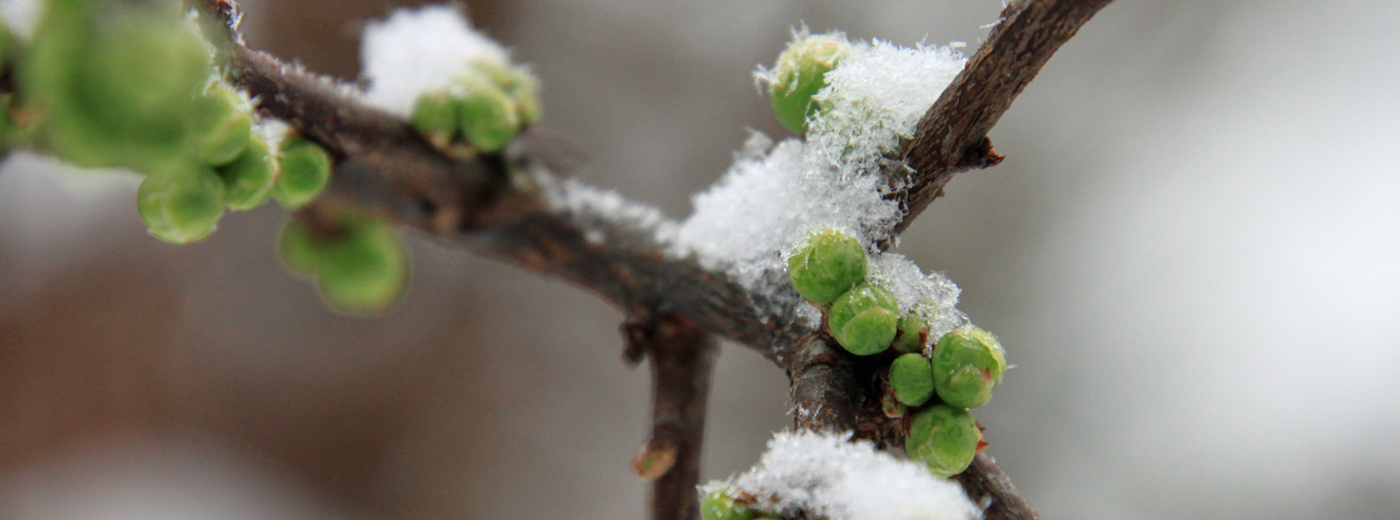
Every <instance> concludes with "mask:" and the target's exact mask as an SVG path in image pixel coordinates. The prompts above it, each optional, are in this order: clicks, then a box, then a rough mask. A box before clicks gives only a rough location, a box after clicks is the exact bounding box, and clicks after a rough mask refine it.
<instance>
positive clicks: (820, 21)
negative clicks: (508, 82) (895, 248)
mask: <svg viewBox="0 0 1400 520" xmlns="http://www.w3.org/2000/svg"><path fill="white" fill-rule="evenodd" d="M469 3H470V4H471V7H472V11H473V16H474V18H476V19H477V21H478V23H479V24H480V25H482V26H483V27H485V28H486V30H487V32H488V33H490V34H491V35H493V36H495V37H497V38H498V39H500V40H502V41H504V42H505V43H507V44H508V45H510V46H512V47H513V49H514V53H515V56H516V57H517V58H518V59H520V60H522V61H525V62H529V63H532V64H533V65H534V67H535V69H536V72H537V73H538V74H539V76H540V77H541V79H542V81H543V83H544V86H545V90H544V100H545V110H546V114H545V121H544V122H545V125H546V126H548V127H550V128H552V129H555V130H559V131H560V132H562V133H563V134H565V135H568V136H570V137H572V138H573V139H575V140H576V141H577V143H578V144H579V146H580V147H581V148H582V149H583V150H586V151H587V153H588V155H589V164H590V167H589V168H588V169H587V170H586V171H584V172H581V173H580V176H581V177H582V178H584V179H585V180H587V181H589V182H591V183H594V184H597V185H601V186H604V187H610V188H616V189H617V190H619V191H620V192H622V193H623V194H625V195H627V196H629V197H632V198H635V199H639V200H643V201H648V202H651V203H653V204H656V205H658V206H659V207H661V208H662V209H663V210H664V211H665V212H666V213H668V214H669V215H671V216H672V217H677V218H679V217H683V216H684V215H685V214H686V213H687V212H688V211H689V206H688V198H689V196H690V194H691V193H693V192H695V191H697V190H699V189H702V188H704V187H705V186H706V185H708V184H709V183H710V182H712V181H713V180H714V179H715V178H717V177H718V176H719V174H720V173H721V172H722V171H723V170H724V168H725V166H726V165H727V164H728V163H729V160H730V153H731V151H732V150H734V149H736V148H737V147H738V146H739V145H740V144H741V143H742V142H743V140H744V138H745V135H746V130H745V128H746V127H752V128H757V129H760V130H763V131H765V132H768V133H770V134H771V135H778V134H779V132H780V130H779V127H778V126H777V124H776V123H775V122H774V121H772V118H771V115H770V114H769V111H768V109H767V101H766V99H765V98H763V97H761V96H760V95H759V94H758V93H757V91H756V89H755V87H754V86H753V83H752V80H751V76H750V73H751V71H752V70H753V68H754V66H755V65H756V64H759V63H770V62H771V61H772V60H773V59H774V58H775V57H776V55H777V53H778V51H779V50H780V48H781V46H782V44H783V42H784V41H785V40H786V39H787V36H788V34H787V31H788V28H789V27H790V26H792V25H794V24H796V23H798V22H800V21H805V22H806V23H807V24H808V25H810V26H811V27H812V28H813V29H814V30H818V31H824V30H830V29H842V30H845V31H847V32H848V33H849V34H850V35H851V36H853V37H859V38H881V39H886V40H890V41H893V42H895V43H898V44H903V45H912V44H913V43H915V42H918V41H921V40H922V41H926V42H928V43H931V44H946V43H948V42H949V41H966V42H968V44H969V47H968V52H971V51H973V50H975V48H976V46H977V43H978V42H979V41H980V40H979V39H980V38H981V37H983V36H985V34H986V30H985V29H980V28H979V26H982V25H984V24H989V23H991V22H993V21H995V20H996V16H997V13H998V12H999V10H1000V8H1001V2H1000V0H937V1H928V0H925V1H879V2H855V1H845V2H835V1H820V2H796V1H786V2H779V1H771V2H753V1H737V0H720V1H710V2H688V3H684V4H680V3H662V2H647V1H640V0H632V1H627V0H611V1H587V2H585V1H560V0H555V1H545V0H525V1H508V0H490V1H481V2H469ZM392 4H393V3H392V2H387V1H382V0H334V1H322V2H293V1H291V0H282V1H272V0H263V1H259V2H245V5H246V6H247V8H248V10H249V17H248V20H247V22H246V24H245V30H246V31H247V32H248V34H249V36H250V40H251V42H252V43H253V45H254V46H256V47H261V48H266V49H270V50H273V51H275V52H277V53H278V54H280V55H283V56H285V57H287V58H299V59H301V60H302V61H304V62H305V63H307V64H308V66H310V67H312V68H313V69H316V70H321V71H326V72H330V73H333V74H337V75H339V76H341V77H344V78H347V79H350V78H353V77H354V74H355V70H356V69H355V67H356V65H355V61H354V60H355V56H356V47H355V45H356V37H355V35H356V34H357V32H358V27H359V26H360V25H361V24H362V23H363V20H365V19H366V18H371V17H378V16H381V15H383V14H384V13H386V12H387V11H388V9H390V7H391V5H392ZM1397 23H1400V4H1397V3H1395V2H1391V1H1388V0H1369V1H1356V2H1310V1H1304V0H1273V1H1264V0H1240V1H1235V2H1216V1H1210V0H1182V1H1177V2H1147V1H1142V0H1136V1H1134V0H1119V1H1117V2H1114V3H1113V4H1111V5H1110V6H1109V7H1108V8H1106V9H1105V10H1104V11H1103V12H1102V13H1101V14H1100V15H1099V16H1098V17H1096V18H1095V19H1094V20H1093V21H1092V22H1090V23H1089V24H1088V25H1087V26H1086V27H1085V28H1084V29H1083V30H1082V31H1081V33H1080V34H1079V36H1077V37H1076V38H1075V39H1074V40H1073V41H1071V42H1070V43H1069V44H1067V45H1066V46H1065V47H1064V48H1063V49H1062V50H1061V51H1060V52H1059V54H1058V55H1057V56H1056V57H1055V58H1054V59H1052V60H1051V61H1050V63H1049V65H1047V66H1046V68H1045V70H1044V71H1043V72H1042V73H1041V75H1040V77H1039V79H1037V80H1036V81H1035V82H1034V83H1032V84H1031V86H1030V87H1029V88H1028V89H1027V90H1026V92H1025V93H1024V94H1023V95H1022V96H1021V98H1020V99H1019V100H1018V101H1017V102H1016V104H1015V105H1014V106H1013V107H1012V109H1011V111H1010V112H1009V113H1008V114H1007V115H1006V117H1005V118H1003V119H1002V121H1001V123H1000V124H999V125H998V126H997V127H996V128H995V129H994V130H993V132H992V135H991V136H992V138H993V140H994V141H995V143H996V147H997V150H998V151H1000V152H1001V153H1004V154H1006V155H1007V156H1008V157H1009V158H1008V159H1007V161H1006V162H1004V163H1003V164H1002V165H1000V166H998V167H996V168H993V169H990V170H984V171H979V172H972V173H967V174H963V175H961V176H960V177H958V178H956V179H955V180H954V181H953V182H952V183H951V184H950V186H949V188H948V196H947V197H946V198H944V199H940V200H939V201H938V202H937V203H935V204H934V205H933V207H932V208H931V209H930V210H929V211H928V212H927V213H926V214H925V215H924V216H923V218H922V219H921V220H920V221H919V223H918V224H916V225H915V226H914V227H913V229H911V230H910V231H909V232H908V233H907V234H906V235H905V237H904V243H903V245H902V246H901V248H900V252H902V253H904V254H906V255H908V256H910V257H911V258H913V259H914V260H915V261H917V262H918V263H919V264H920V265H921V266H922V267H923V268H924V269H926V270H939V271H945V272H946V273H947V274H948V275H949V276H950V277H951V278H952V279H953V280H954V281H956V282H957V283H958V284H960V285H961V286H962V288H963V302H962V304H961V308H962V309H963V310H964V311H966V312H967V313H968V314H969V315H970V316H971V317H972V319H973V320H974V321H975V322H977V323H978V324H979V325H981V326H983V327H984V328H987V329H989V330H991V331H993V332H994V333H996V334H997V335H998V336H1000V338H1001V339H1002V342H1003V344H1004V345H1005V346H1006V347H1007V349H1008V353H1009V356H1010V359H1011V361H1012V363H1014V364H1015V365H1017V367H1016V368H1015V369H1014V370H1012V371H1010V372H1008V374H1007V377H1006V382H1005V383H1004V386H1003V387H1002V388H1000V389H999V390H998V393H997V397H996V399H994V400H993V401H992V402H991V403H990V404H988V405H987V406H986V407H984V408H981V409H979V410H978V418H979V419H980V420H981V421H982V422H983V423H984V424H985V425H986V426H987V427H988V436H989V439H990V440H991V442H992V446H991V449H990V450H991V453H992V454H994V455H995V456H996V457H997V460H998V462H999V463H1000V464H1001V465H1002V467H1003V469H1004V470H1005V471H1006V472H1007V473H1008V474H1009V475H1010V476H1011V477H1012V479H1013V480H1014V481H1015V482H1016V483H1017V485H1019V486H1020V488H1021V490H1022V491H1023V492H1024V493H1025V494H1026V495H1027V497H1028V499H1029V501H1030V503H1031V504H1032V505H1033V506H1034V507H1036V508H1037V509H1038V510H1039V512H1040V513H1041V514H1042V515H1043V516H1044V517H1045V518H1085V519H1133V518H1140V519H1164V520H1165V519H1173V520H1175V519H1179V518H1206V519H1214V518H1221V519H1226V518H1228V519H1240V518H1261V519H1262V518H1268V519H1293V518H1297V519H1304V518H1309V519H1310V518H1316V517H1339V518H1351V519H1391V518H1395V517H1396V515H1397V512H1400V445H1397V442H1396V441H1397V440H1398V439H1400V398H1397V396H1400V270H1397V268H1398V267H1400V63H1397V56H1400V53H1397V51H1400V32H1397V31H1395V29H1394V28H1395V26H1396V25H1397ZM53 170H54V169H53V168H52V167H51V166H50V165H47V164H46V163H45V162H44V161H42V160H38V159H35V158H33V157H23V156H19V157H14V158H12V159H11V160H10V161H9V162H8V163H7V164H6V166H5V167H4V169H3V170H0V518H3V519H10V518H15V519H26V520H28V519H46V520H47V519H69V518H72V519H87V518H106V519H110V518H201V519H204V518H208V519H243V518H274V517H275V518H307V519H320V518H333V517H334V518H404V519H410V518H411V519H418V518H523V517H549V518H557V517H570V518H598V519H604V518H607V519H612V518H635V517H639V516H641V514H642V501H643V495H644V486H643V484H642V483H641V482H640V481H639V480H637V479H636V478H635V477H633V476H631V474H630V472H629V470H628V468H627V463H628V461H629V460H630V458H631V456H632V454H633V453H634V450H635V449H636V448H637V447H638V446H640V444H641V443H642V442H643V440H644V435H645V433H646V431H647V417H648V406H647V401H648V396H647V392H648V389H647V384H646V380H647V376H646V371H645V370H638V371H634V372H629V371H627V370H626V369H624V368H623V366H622V365H621V363H619V362H618V356H619V353H620V348H621V342H620V338H619V336H618V334H617V332H616V327H617V324H618V322H619V321H620V319H621V315H620V314H619V313H618V312H616V311H615V310H614V309H612V308H610V307H608V306H607V305H606V304H604V303H602V302H601V301H600V300H598V299H596V298H594V297H592V296H591V295H589V294H586V293H584V292H582V291H580V290H578V289H575V288H573V287H570V286H567V285H564V284H561V283H559V282H556V281H552V280H545V279H540V278H537V277H534V276H532V275H527V274H524V273H522V272H519V271H517V270H515V269H513V268H510V267H508V266H503V265H499V264H495V263H492V262H489V261H485V260H482V259H479V258H475V257H472V256H470V255H468V254H466V253H464V252H461V251H457V250H453V249H450V248H444V247H442V246H440V245H438V244H435V243H432V242H430V241H427V240H421V239H416V240H414V241H413V249H414V253H415V255H416V258H415V261H416V264H415V267H416V272H415V277H416V278H415V280H414V282H413V284H412V286H411V288H410V290H409V293H408V296H407V299H406V301H405V302H404V303H403V304H402V305H401V306H400V307H399V308H397V309H396V310H394V311H392V312H390V313H389V314H388V315H387V316H384V317H382V318H378V319H372V320H363V319H351V318H345V317H341V316H337V315H335V314H333V313H331V312H330V311H328V310H326V309H325V308H324V307H323V306H322V305H320V303H319V302H318V301H317V297H316V296H315V294H314V291H313V289H312V288H311V287H310V286H309V285H306V284H303V283H300V282H299V281H296V280H295V279H293V278H292V277H290V276H288V275H286V274H284V273H283V272H282V270H281V268H280V267H279V265H278V263H277V260H276V258H275V253H274V250H273V247H272V241H273V238H274V237H275V236H276V232H277V229H278V226H279V224H280V221H281V219H282V218H283V214H282V212H281V210H279V209H277V208H275V207H265V208H262V209H260V210H257V211H254V212H251V213H246V214H234V215H230V216H228V217H226V218H225V219H224V221H223V224H222V226H221V229H220V230H219V231H218V232H217V233H215V234H214V235H213V237H212V238H211V239H210V240H208V241H207V242H204V243H201V244H196V245H192V246H183V247H176V246H170V245H166V244H163V243H160V242H157V241H155V240H154V239H151V238H149V237H147V236H146V235H145V232H144V228H143V226H142V224H141V221H140V219H139V218H138V217H137V215H136V211H135V205H134V204H133V202H134V193H135V186H136V182H135V181H134V180H133V179H132V178H129V177H123V176H121V175H120V174H92V173H82V174H78V175H73V174H63V173H58V172H54V171H53ZM785 398H786V381H785V379H784V377H783V374H782V372H781V371H780V370H778V369H777V368H775V367H773V366H771V365H769V364H767V363H766V362H764V361H762V360H761V359H760V358H759V357H758V356H757V355H754V354H752V353H751V352H748V351H747V350H746V349H744V348H742V347H737V346H733V345H726V347H725V349H724V351H723V355H722V356H721V358H720V367H719V372H718V374H717V380H716V383H715V393H714V395H713V397H712V400H711V404H710V410H711V412H710V419H709V428H708V431H707V455H706V457H705V476H706V477H707V478H722V477H724V476H726V475H728V474H730V473H732V472H735V471H740V470H742V469H744V468H746V467H747V466H748V464H750V463H752V462H753V461H754V460H755V459H756V458H757V455H758V453H759V452H760V451H761V450H762V446H763V443H764V442H765V441H766V440H767V438H768V437H769V434H770V432H772V431H775V430H777V429H781V428H784V427H785V426H786V425H787V424H788V419H787V418H786V416H785V415H784V414H785V412H786V410H787V404H786V403H785Z"/></svg>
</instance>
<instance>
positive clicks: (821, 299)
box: [788, 229, 928, 356]
mask: <svg viewBox="0 0 1400 520" xmlns="http://www.w3.org/2000/svg"><path fill="white" fill-rule="evenodd" d="M868 264H869V261H868V259H867V258H866V252H865V248H864V247H862V246H861V245H860V241H858V240H856V238H855V237H852V236H851V235H849V234H847V233H844V232H841V231H837V230H834V229H829V230H826V231H822V232H819V233H815V234H813V235H812V236H809V237H807V239H806V240H805V241H804V242H803V243H802V244H800V245H799V246H798V247H797V248H795V249H793V251H792V254H791V255H789V256H788V279H789V280H790V281H791V282H792V287H793V289H795V290H797V294H799V295H801V296H802V297H803V298H806V299H807V300H808V301H811V302H812V303H813V304H815V305H816V306H817V307H818V308H820V309H822V310H823V311H826V325H827V328H828V329H829V330H830V331H831V336H832V337H833V338H834V339H836V342H837V343H839V344H840V345H841V346H842V347H843V348H845V349H846V350H847V351H849V352H851V353H852V354H855V355H858V356H868V355H872V354H879V353H881V352H884V351H885V350H886V349H888V348H889V347H890V346H891V345H894V346H895V347H896V348H897V349H900V350H901V351H912V350H918V349H922V348H923V344H924V339H925V338H926V337H927V330H928V327H927V325H926V324H925V320H924V319H923V318H922V317H920V316H918V315H917V314H915V313H913V312H910V313H906V314H904V315H901V314H900V311H899V305H898V304H897V303H896V302H895V298H894V294H892V293H891V292H890V291H889V289H887V288H885V287H881V286H880V285H879V284H876V283H872V282H870V281H868V280H867V278H868V277H867V276H866V269H867V266H868Z"/></svg>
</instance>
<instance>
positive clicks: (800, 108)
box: [770, 35, 850, 134]
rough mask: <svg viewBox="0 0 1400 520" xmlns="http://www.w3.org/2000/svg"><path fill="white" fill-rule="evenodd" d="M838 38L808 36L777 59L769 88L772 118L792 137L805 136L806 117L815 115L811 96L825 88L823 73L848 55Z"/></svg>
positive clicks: (844, 43) (792, 44)
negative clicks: (771, 99)
mask: <svg viewBox="0 0 1400 520" xmlns="http://www.w3.org/2000/svg"><path fill="white" fill-rule="evenodd" d="M849 49H850V45H849V44H847V43H846V39H845V38H844V37H842V36H835V35H818V36H808V37H806V38H803V39H801V40H798V41H795V42H792V43H789V44H788V46H787V49H784V50H783V53H782V54H780V55H778V64H777V66H776V67H775V68H774V70H773V81H772V84H771V85H770V86H771V89H772V91H771V92H772V95H773V115H775V116H777V118H778V122H779V123H782V124H783V126H784V127H786V128H787V129H788V130H791V131H792V132H793V133H795V134H805V133H807V117H808V116H810V115H812V113H813V112H815V111H816V109H817V106H816V104H815V103H813V102H812V95H813V94H816V93H817V91H819V90H821V89H822V87H824V86H826V79H825V76H826V73H827V72H828V71H830V70H831V69H833V68H836V65H837V63H839V62H840V61H841V59H842V58H843V57H845V56H846V53H847V52H848V51H849Z"/></svg>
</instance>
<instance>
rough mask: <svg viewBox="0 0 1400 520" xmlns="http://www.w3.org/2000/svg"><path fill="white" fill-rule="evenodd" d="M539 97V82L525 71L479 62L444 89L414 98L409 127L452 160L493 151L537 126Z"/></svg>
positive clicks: (503, 65) (523, 69) (498, 64)
mask: <svg viewBox="0 0 1400 520" xmlns="http://www.w3.org/2000/svg"><path fill="white" fill-rule="evenodd" d="M539 97H540V96H539V81H538V80H536V79H535V76H534V75H532V74H530V71H529V70H528V69H526V68H525V67H521V66H510V65H506V64H501V63H495V62H491V61H478V62H475V63H473V64H471V66H470V67H468V68H467V70H466V72H463V73H462V74H461V75H459V76H458V77H457V78H456V79H455V80H454V81H453V82H452V84H451V85H450V86H449V87H447V88H445V89H442V90H437V91H433V92H428V93H425V94H423V95H421V96H419V97H418V100H417V101H416V102H415V103H414V107H413V116H412V120H413V126H414V127H415V128H417V129H418V132H419V133H421V134H422V135H423V137H424V138H425V139H427V140H428V142H430V143H432V144H433V146H436V147H437V148H439V149H441V150H444V151H446V152H449V153H452V154H453V155H457V156H471V155H473V154H475V153H477V152H485V153H491V152H496V151H499V150H500V149H501V148H503V147H505V145H506V144H507V143H509V142H510V141H511V139H514V138H515V135H516V134H517V133H518V132H519V131H520V129H521V128H524V127H525V126H529V125H531V124H534V123H535V122H537V121H539V118H540V99H539Z"/></svg>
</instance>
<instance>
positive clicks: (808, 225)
mask: <svg viewBox="0 0 1400 520" xmlns="http://www.w3.org/2000/svg"><path fill="white" fill-rule="evenodd" d="M794 36H795V37H796V38H797V39H798V40H802V39H806V38H824V39H830V38H841V39H844V38H845V36H844V35H841V34H839V33H838V34H835V35H809V34H807V33H806V32H805V30H804V31H799V32H797V33H795V34H794ZM965 61H966V60H965V58H963V57H962V55H961V54H960V53H958V52H956V51H953V50H952V49H950V48H947V47H942V48H938V47H924V46H922V45H921V46H918V47H916V48H913V49H906V48H899V47H896V46H894V45H891V44H889V43H886V42H881V41H875V42H873V43H865V42H855V43H853V44H852V45H851V49H850V52H849V54H847V55H846V57H844V58H843V59H842V61H841V62H840V63H839V64H838V65H837V66H836V68H835V69H833V70H832V71H830V72H828V73H827V74H826V78H827V83H828V85H827V86H826V87H824V88H823V89H822V90H821V91H819V92H818V93H817V94H816V95H815V96H814V97H813V99H814V100H817V101H818V102H820V103H821V105H822V108H821V109H820V110H818V111H817V113H816V115H814V116H813V118H812V119H811V120H810V121H809V125H808V127H809V130H808V133H807V138H806V141H802V140H799V139H796V138H792V139H786V140H784V141H782V142H780V143H778V144H777V145H773V143H772V141H771V140H770V139H768V138H767V137H766V136H764V135H762V134H759V133H757V132H754V133H753V135H751V136H750V137H749V140H748V143H747V144H746V145H745V146H744V150H743V151H742V152H740V153H739V154H737V155H736V157H735V161H734V164H733V165H732V166H730V168H729V171H728V172H726V173H725V175H724V176H723V177H722V178H720V180H719V181H718V182H716V183H715V185H714V186H713V187H711V188H710V189H708V190H706V191H705V192H703V193H700V194H697V195H696V196H695V197H694V199H693V205H694V208H695V211H694V213H692V214H691V215H690V217H689V218H687V219H686V220H685V221H684V222H682V223H681V225H680V228H679V229H678V230H675V231H674V233H675V237H676V244H675V245H674V247H673V248H672V254H673V255H675V256H686V255H690V254H695V255H696V256H697V257H698V260H699V261H700V263H701V264H702V265H704V266H705V267H707V268H711V269H722V270H726V271H728V272H729V273H730V274H731V275H733V276H734V277H735V278H736V279H737V280H738V281H739V283H741V284H743V285H745V286H746V287H748V288H749V289H750V290H753V291H755V292H758V293H762V294H769V295H779V296H780V295H783V294H786V293H790V292H791V291H790V290H788V289H787V280H786V277H785V276H779V275H781V274H782V273H783V272H784V271H783V269H784V267H785V265H784V260H783V255H784V254H786V253H787V252H789V251H792V250H793V248H794V247H795V246H796V245H797V244H798V243H799V242H800V241H801V240H803V239H805V238H806V237H807V236H808V235H810V234H812V233H813V232H816V231H820V230H823V229H828V228H834V229H837V230H841V231H845V232H848V233H850V234H852V235H853V236H856V237H858V238H859V239H860V240H861V242H862V243H863V244H864V245H865V246H866V248H867V249H868V250H872V251H873V250H874V244H875V242H877V241H880V240H883V239H888V238H892V237H890V236H889V233H890V231H891V230H892V229H893V227H894V225H895V223H897V222H898V220H899V218H900V217H901V213H900V209H899V204H898V203H897V202H895V201H892V200H888V199H886V198H885V196H884V195H885V194H887V193H890V192H892V191H894V190H898V189H900V188H902V187H903V184H904V182H906V179H905V178H902V177H899V176H895V178H889V177H887V176H886V174H885V173H884V172H887V171H900V170H899V167H898V165H897V164H893V163H892V161H891V160H890V159H889V158H888V157H889V156H891V155H892V154H893V153H894V152H896V151H897V149H898V147H899V143H900V139H901V138H907V137H911V136H912V135H913V133H914V127H915V125H916V124H917V122H918V120H919V118H920V117H921V116H922V115H923V113H924V111H926V110H928V107H929V106H932V105H933V102H934V101H936V100H937V99H938V96H939V94H940V93H941V92H942V90H943V89H944V87H946V86H947V85H948V84H949V83H951V82H952V80H953V78H954V77H956V76H957V73H958V72H959V71H960V70H962V67H963V64H964V62H965ZM755 76H756V77H758V79H759V81H760V82H764V81H771V80H772V78H771V73H769V72H768V71H764V70H761V69H760V70H759V72H758V73H756V74H755ZM914 272H915V273H917V268H914ZM906 278H909V279H907V280H906ZM898 282H899V283H897V284H894V285H891V286H890V288H891V289H892V290H896V291H899V290H901V289H899V288H898V287H897V286H898V285H902V284H904V283H906V282H913V283H917V284H919V285H920V286H921V287H922V288H918V289H909V290H911V291H914V292H916V293H918V294H920V295H925V294H934V293H937V294H939V295H947V294H950V295H951V297H950V298H943V297H942V296H940V297H939V298H936V300H937V301H938V302H939V303H938V304H937V305H935V306H934V307H936V309H935V310H934V311H932V314H931V316H933V317H935V318H936V319H946V320H948V321H949V323H951V321H956V320H953V319H952V318H951V316H953V314H954V313H956V310H953V309H952V303H954V302H956V299H957V288H956V287H955V286H953V285H952V283H951V282H948V281H947V280H946V279H944V278H942V277H941V276H937V277H932V278H926V277H924V276H923V275H922V274H918V275H917V279H914V278H913V277H900V279H899V280H898ZM937 287H941V288H942V289H937ZM793 298H795V296H793ZM945 302H946V305H945ZM793 303H800V302H796V301H794V302H793ZM909 305H913V303H910V304H909ZM901 306H902V307H904V305H903V304H902V305H901ZM799 307H802V306H799ZM906 308H907V307H906ZM816 316H819V315H816ZM959 316H960V315H959ZM940 323H942V322H940ZM949 328H951V326H949Z"/></svg>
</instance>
